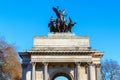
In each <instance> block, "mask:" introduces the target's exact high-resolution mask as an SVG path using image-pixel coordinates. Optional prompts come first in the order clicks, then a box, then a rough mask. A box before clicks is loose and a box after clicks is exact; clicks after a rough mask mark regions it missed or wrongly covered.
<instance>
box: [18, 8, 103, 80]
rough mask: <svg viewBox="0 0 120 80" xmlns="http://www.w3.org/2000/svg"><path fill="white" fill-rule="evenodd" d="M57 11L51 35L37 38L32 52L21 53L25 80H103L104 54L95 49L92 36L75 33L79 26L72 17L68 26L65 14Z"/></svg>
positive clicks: (50, 24) (23, 78)
mask: <svg viewBox="0 0 120 80" xmlns="http://www.w3.org/2000/svg"><path fill="white" fill-rule="evenodd" d="M53 10H54V11H55V13H56V15H58V16H57V19H56V20H55V19H54V18H53V17H52V18H51V19H50V23H49V27H50V33H49V34H48V35H46V36H35V37H34V39H33V41H34V42H33V47H32V49H30V50H24V51H23V52H19V55H20V57H21V58H22V80H55V78H56V77H58V76H65V77H66V78H67V79H68V80H101V73H100V72H101V62H100V60H101V57H102V56H103V53H102V52H100V51H99V50H96V49H92V48H91V46H90V41H89V37H88V36H77V35H75V34H74V33H72V32H71V27H72V26H74V24H75V23H74V22H73V21H72V19H71V18H70V17H69V23H67V24H66V23H64V21H65V20H63V19H62V18H63V17H64V16H63V15H60V14H61V13H62V14H63V12H58V11H59V10H58V9H57V8H53ZM63 11H65V9H64V10H63ZM54 20H55V21H57V20H58V21H57V22H56V23H55V21H54ZM63 23H64V24H63ZM58 24H59V25H58ZM61 27H62V28H61Z"/></svg>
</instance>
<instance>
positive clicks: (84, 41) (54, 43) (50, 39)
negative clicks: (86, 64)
mask: <svg viewBox="0 0 120 80" xmlns="http://www.w3.org/2000/svg"><path fill="white" fill-rule="evenodd" d="M34 47H36V48H38V47H39V48H41V47H84V48H85V47H90V45H89V37H88V36H75V34H73V33H55V34H53V33H49V34H48V36H35V37H34Z"/></svg>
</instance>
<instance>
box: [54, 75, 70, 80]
mask: <svg viewBox="0 0 120 80" xmlns="http://www.w3.org/2000/svg"><path fill="white" fill-rule="evenodd" d="M54 80H68V78H67V77H65V76H57V77H56V78H55V79H54Z"/></svg>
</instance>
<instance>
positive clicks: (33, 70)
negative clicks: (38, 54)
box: [31, 62, 36, 80]
mask: <svg viewBox="0 0 120 80" xmlns="http://www.w3.org/2000/svg"><path fill="white" fill-rule="evenodd" d="M31 64H32V80H35V65H36V63H35V62H31Z"/></svg>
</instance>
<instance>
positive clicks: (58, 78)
mask: <svg viewBox="0 0 120 80" xmlns="http://www.w3.org/2000/svg"><path fill="white" fill-rule="evenodd" d="M52 80H72V78H71V76H70V75H69V74H67V73H64V72H59V73H56V74H55V75H54V76H53V78H52Z"/></svg>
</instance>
